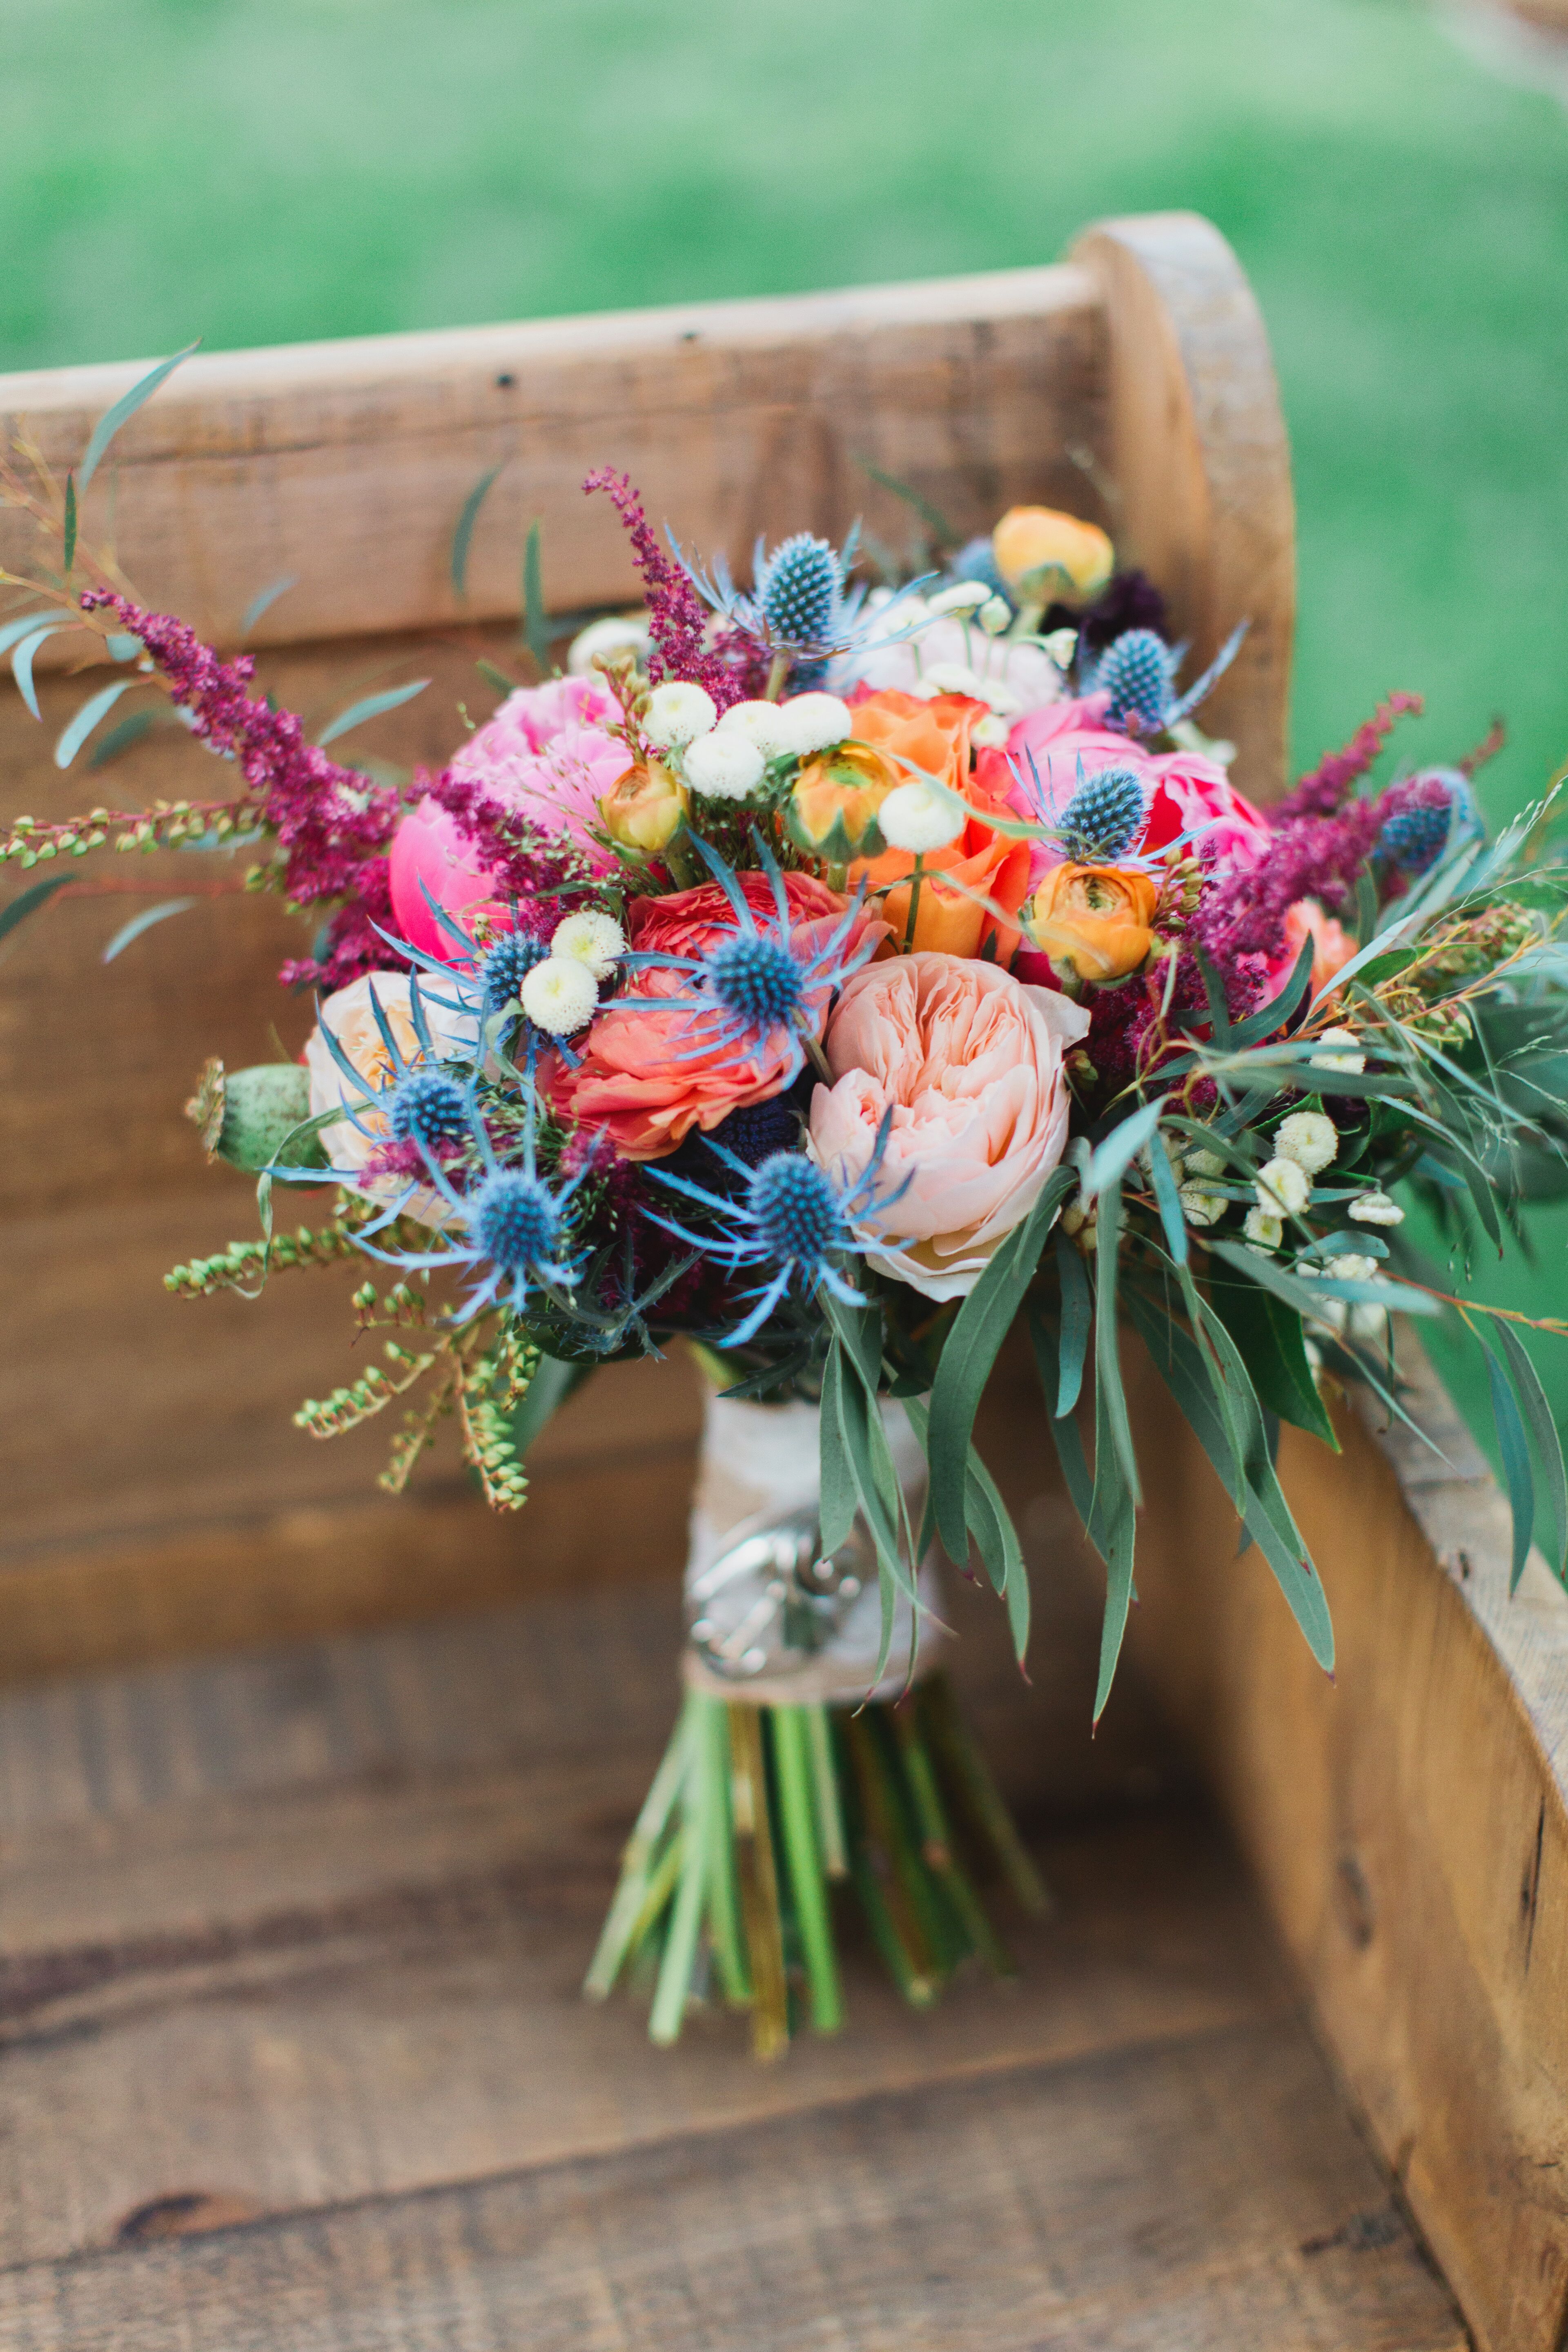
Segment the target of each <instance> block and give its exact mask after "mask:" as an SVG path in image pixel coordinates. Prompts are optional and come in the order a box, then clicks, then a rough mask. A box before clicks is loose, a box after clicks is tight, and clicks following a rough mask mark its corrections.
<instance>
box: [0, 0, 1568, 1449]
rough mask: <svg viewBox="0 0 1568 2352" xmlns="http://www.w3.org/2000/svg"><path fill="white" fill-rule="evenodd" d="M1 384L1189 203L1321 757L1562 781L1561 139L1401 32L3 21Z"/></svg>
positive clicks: (1015, 245) (926, 14)
mask: <svg viewBox="0 0 1568 2352" xmlns="http://www.w3.org/2000/svg"><path fill="white" fill-rule="evenodd" d="M0 58H3V60H4V66H3V69H0V237H3V250H4V257H5V258H4V265H3V267H0V367H8V368H16V367H24V366H34V365H50V364H55V363H59V362H68V361H74V360H88V359H101V358H120V357H135V356H140V355H142V354H152V353H156V352H166V351H171V350H174V349H175V348H176V347H177V346H178V345H180V344H181V343H183V342H184V341H188V340H189V339H190V338H191V337H192V336H193V335H196V334H200V335H202V336H203V337H204V338H205V341H206V343H207V345H208V347H209V348H213V347H222V346H227V345H242V344H247V343H264V342H276V341H296V340H300V339H305V338H311V337H316V336H331V335H343V334H362V333H371V332H376V331H382V330H389V329H396V328H407V327H425V326H439V325H447V324H458V323H462V322H469V321H475V320H485V319H498V318H512V317H523V316H530V315H539V314H545V313H549V312H552V311H563V310H594V309H598V308H601V307H605V306H619V305H624V304H638V303H649V302H663V301H670V300H676V299H688V298H701V297H714V296H723V295H731V294H749V293H758V292H772V291H784V290H788V289H796V288H804V287H811V286H822V285H835V284H846V283H850V282H854V281H857V280H868V279H876V278H901V277H911V276H919V275H925V274H930V273H936V272H946V271H954V270H964V269H981V268H1005V267H1008V266H1011V265H1017V264H1026V263H1031V262H1037V261H1040V260H1044V259H1049V258H1051V257H1054V256H1055V255H1056V254H1057V253H1058V251H1059V250H1060V249H1061V247H1062V246H1063V245H1064V243H1065V242H1066V241H1067V239H1068V237H1069V236H1071V234H1072V233H1073V231H1074V230H1075V229H1076V228H1078V227H1079V226H1080V225H1081V224H1082V223H1083V222H1085V221H1087V220H1089V219H1091V218H1092V217H1094V216H1095V215H1098V214H1101V213H1106V212H1128V211H1141V210H1146V209H1153V208H1159V207H1163V206H1170V205H1191V206H1194V207H1195V208H1196V209H1197V210H1199V211H1201V212H1205V213H1207V214H1208V215H1210V216H1211V217H1212V218H1213V219H1214V220H1215V221H1216V222H1217V223H1218V224H1219V226H1221V227H1222V228H1223V229H1224V230H1225V232H1226V235H1227V236H1229V237H1230V238H1231V240H1232V242H1233V243H1234V244H1235V246H1236V247H1237V251H1238V252H1239V254H1240V256H1241V258H1242V260H1243V262H1244V263H1245V265H1246V267H1247V270H1248V272H1249V273H1250V275H1251V278H1252V280H1253V283H1254V285H1255V286H1256V288H1257V289H1258V295H1259V297H1260V299H1261V300H1262V303H1263V307H1264V310H1265V313H1266V315H1267V318H1268V325H1269V330H1270V332H1271V334H1272V337H1273V341H1274V347H1275V352H1276V355H1277V358H1278V362H1279V373H1280V377H1281V382H1282V385H1283V390H1284V396H1285V405H1286V410H1287V414H1288V416H1289V425H1290V431H1291V437H1292V443H1293V447H1294V454H1295V467H1296V481H1297V492H1298V499H1299V503H1300V572H1301V619H1300V638H1299V650H1298V660H1297V673H1296V691H1295V703H1294V724H1293V732H1294V740H1295V747H1296V751H1297V755H1298V759H1299V761H1300V763H1301V764H1305V763H1307V762H1308V761H1310V760H1311V759H1312V758H1314V757H1315V756H1316V754H1317V753H1318V752H1319V751H1321V750H1323V749H1324V748H1326V747H1327V746H1329V745H1330V744H1332V743H1336V742H1338V741H1341V740H1343V738H1344V737H1345V736H1346V735H1348V734H1349V733H1350V731H1351V730H1352V728H1353V726H1354V725H1355V724H1356V722H1357V721H1358V720H1359V719H1361V718H1362V717H1363V715H1364V714H1365V713H1366V712H1367V711H1369V710H1370V709H1371V708H1372V706H1373V703H1374V702H1375V701H1376V700H1377V698H1379V697H1380V696H1381V695H1383V694H1384V693H1385V692H1387V691H1388V690H1389V688H1394V687H1415V688H1419V689H1420V690H1421V691H1422V692H1424V693H1425V694H1426V698H1427V716H1426V719H1424V720H1422V721H1421V722H1419V723H1417V724H1416V725H1414V726H1407V727H1406V728H1405V730H1402V733H1401V737H1400V738H1399V739H1398V740H1399V750H1400V751H1401V752H1402V754H1403V755H1404V756H1405V758H1407V759H1409V758H1417V757H1418V758H1436V757H1440V756H1447V757H1453V756H1455V755H1457V754H1458V753H1459V752H1461V751H1464V750H1466V749H1467V748H1468V746H1469V745H1471V744H1472V743H1474V742H1475V741H1476V740H1479V737H1480V736H1481V735H1482V734H1483V733H1484V732H1485V730H1486V727H1487V725H1488V722H1489V720H1490V719H1491V718H1492V716H1493V715H1494V713H1497V712H1501V713H1503V714H1504V715H1505V716H1506V718H1507V719H1508V722H1509V728H1510V744H1509V749H1508V751H1506V752H1505V753H1504V755H1503V756H1502V757H1501V758H1500V760H1498V761H1496V762H1495V763H1494V764H1493V766H1492V767H1490V768H1489V769H1488V770H1487V771H1486V772H1485V775H1484V777H1483V779H1482V792H1483V797H1484V799H1485V801H1486V803H1487V805H1488V809H1489V814H1491V815H1492V816H1493V817H1494V819H1495V818H1498V817H1500V816H1502V815H1504V814H1508V813H1509V812H1510V811H1511V810H1513V809H1514V808H1516V807H1518V806H1519V805H1521V803H1524V802H1525V801H1527V800H1529V799H1531V798H1532V797H1533V796H1534V795H1535V794H1536V793H1538V792H1539V790H1540V788H1541V786H1542V782H1544V780H1545V778H1546V776H1547V775H1548V773H1549V772H1551V771H1552V769H1553V768H1554V767H1555V766H1556V765H1557V764H1558V763H1559V762H1560V761H1562V760H1563V758H1564V757H1565V756H1568V659H1565V657H1564V653H1565V648H1564V643H1563V610H1564V604H1565V601H1568V600H1565V596H1564V588H1565V583H1568V554H1565V542H1568V431H1565V430H1564V423H1565V398H1564V341H1563V320H1564V318H1565V316H1568V203H1565V202H1564V196H1565V169H1564V167H1565V164H1568V114H1565V112H1564V110H1563V105H1562V103H1561V102H1560V101H1559V100H1557V99H1555V98H1553V97H1552V96H1550V95H1548V94H1545V93H1542V92H1538V91H1533V90H1531V89H1525V88H1520V87H1514V86H1511V85H1510V84H1509V83H1507V82H1505V81H1503V80H1500V79H1496V78H1494V77H1493V76H1491V75H1490V74H1489V73H1488V72H1487V71H1485V70H1483V69H1482V68H1480V67H1479V66H1478V65H1477V64H1475V63H1474V62H1472V61H1471V59H1470V58H1468V56H1467V55H1465V54H1463V53H1461V51H1460V50H1459V48H1458V47H1456V46H1455V45H1454V43H1453V42H1452V40H1451V39H1450V38H1449V37H1448V36H1447V33H1446V32H1445V30H1444V28H1443V26H1442V23H1441V21H1440V19H1439V18H1438V17H1436V16H1435V15H1434V14H1433V13H1432V12H1431V11H1430V10H1429V9H1428V8H1426V7H1425V6H1422V5H1417V0H1184V5H1180V6H1177V5H1172V0H1099V5H1097V6H1095V7H1094V8H1093V9H1091V10H1089V9H1084V8H1082V7H1081V6H1077V7H1069V6H1068V5H1065V0H989V4H988V5H985V6H984V8H979V9H971V10H970V11H967V12H964V11H960V10H957V9H954V8H953V7H952V5H946V0H904V5H901V6H899V7H897V8H893V7H890V6H889V5H887V0H795V5H794V6H793V7H791V8H789V9H770V8H766V7H763V6H760V5H757V0H702V5H698V0H574V5H572V6H571V7H570V8H563V7H561V6H560V5H540V0H528V5H519V0H267V4H266V5H260V0H52V5H48V6H47V7H42V8H40V7H39V6H38V5H37V0H0ZM1536 1245H1537V1249H1538V1252H1539V1255H1540V1260H1541V1265H1540V1270H1539V1271H1538V1272H1531V1270H1530V1269H1529V1268H1527V1267H1523V1266H1521V1265H1517V1264H1515V1265H1511V1266H1510V1268H1509V1269H1507V1270H1506V1271H1505V1272H1503V1273H1501V1274H1500V1275H1499V1276H1498V1277H1497V1280H1498V1281H1499V1282H1500V1285H1501V1286H1502V1287H1501V1291H1500V1295H1506V1296H1508V1297H1512V1298H1514V1299H1515V1300H1517V1301H1518V1303H1521V1304H1525V1305H1530V1306H1531V1307H1532V1311H1536V1312H1539V1311H1542V1307H1552V1306H1555V1307H1558V1308H1560V1309H1561V1308H1563V1307H1568V1280H1565V1279H1564V1273H1563V1253H1564V1249H1565V1247H1568V1213H1563V1214H1551V1215H1546V1216H1543V1217H1542V1218H1540V1219H1539V1220H1538V1223H1537V1244H1536ZM1542 1367H1543V1370H1545V1371H1546V1372H1547V1374H1548V1377H1549V1378H1550V1379H1551V1381H1552V1387H1553V1391H1554V1394H1555V1396H1556V1398H1557V1400H1558V1402H1559V1404H1560V1406H1561V1408H1562V1410H1563V1416H1564V1418H1565V1419H1568V1348H1563V1349H1555V1350H1549V1351H1548V1352H1547V1353H1546V1354H1545V1355H1544V1356H1543V1357H1542ZM1466 1395H1467V1402H1468V1398H1469V1391H1468V1387H1467V1390H1466Z"/></svg>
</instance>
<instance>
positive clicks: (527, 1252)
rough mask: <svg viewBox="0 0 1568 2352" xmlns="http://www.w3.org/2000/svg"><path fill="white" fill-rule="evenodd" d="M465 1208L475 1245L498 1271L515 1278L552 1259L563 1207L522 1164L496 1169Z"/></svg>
mask: <svg viewBox="0 0 1568 2352" xmlns="http://www.w3.org/2000/svg"><path fill="white" fill-rule="evenodd" d="M467 1206H468V1226H469V1230H470V1232H471V1233H472V1234H473V1237H474V1240H475V1243H476V1244H478V1246H479V1250H480V1251H481V1252H482V1253H483V1255H485V1256H486V1257H487V1258H488V1259H489V1262H490V1264H491V1265H495V1266H499V1267H500V1271H501V1273H502V1274H504V1275H506V1276H509V1277H510V1278H512V1279H515V1278H516V1276H519V1275H520V1274H527V1273H529V1272H530V1271H531V1269H533V1268H535V1267H538V1266H546V1265H550V1264H551V1263H552V1261H553V1259H554V1256H555V1254H556V1252H557V1250H558V1249H559V1248H560V1246H561V1228H562V1215H561V1209H560V1205H559V1203H558V1202H557V1201H556V1199H555V1196H554V1194H553V1193H552V1192H551V1190H550V1187H549V1186H548V1185H547V1184H546V1183H544V1182H543V1181H542V1180H541V1179H540V1178H539V1177H537V1176H531V1175H529V1174H528V1173H527V1172H526V1171H525V1170H522V1169H520V1168H500V1169H497V1170H496V1171H495V1173H494V1174H493V1175H490V1176H487V1177H486V1178H485V1180H484V1181H483V1183H482V1184H480V1185H479V1188H478V1190H477V1191H476V1192H473V1193H472V1194H471V1195H470V1196H469V1199H468V1204H467Z"/></svg>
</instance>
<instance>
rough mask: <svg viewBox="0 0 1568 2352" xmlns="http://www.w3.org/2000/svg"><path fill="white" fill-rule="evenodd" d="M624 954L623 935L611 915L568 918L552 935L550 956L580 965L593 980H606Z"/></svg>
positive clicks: (557, 925)
mask: <svg viewBox="0 0 1568 2352" xmlns="http://www.w3.org/2000/svg"><path fill="white" fill-rule="evenodd" d="M550 953H551V955H552V956H564V957H566V958H567V960H568V961H571V962H573V963H580V964H583V965H584V966H585V968H586V969H587V970H588V971H591V972H592V973H593V975H594V978H595V980H608V978H609V977H610V974H611V972H612V971H614V970H615V968H616V957H617V956H622V955H625V953H626V933H625V931H623V930H622V929H621V927H620V925H619V923H617V922H616V919H615V917H614V915H597V914H594V913H592V912H589V913H585V914H581V915H568V916H567V917H566V919H565V920H564V921H563V922H560V923H557V924H556V926H555V929H554V930H553V931H552V934H551V939H550Z"/></svg>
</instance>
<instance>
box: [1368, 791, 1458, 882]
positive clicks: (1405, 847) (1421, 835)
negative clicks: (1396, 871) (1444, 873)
mask: <svg viewBox="0 0 1568 2352" xmlns="http://www.w3.org/2000/svg"><path fill="white" fill-rule="evenodd" d="M1453 815H1454V812H1453V808H1452V805H1451V804H1450V805H1449V806H1447V807H1445V808H1431V807H1422V806H1417V807H1415V808H1405V809H1401V810H1400V811H1399V813H1398V814H1397V815H1396V816H1391V817H1390V818H1389V820H1388V823H1387V824H1385V825H1384V828H1383V830H1382V832H1381V833H1380V834H1379V835H1378V836H1377V845H1378V847H1379V849H1381V850H1382V852H1383V854H1384V856H1385V857H1388V858H1392V859H1393V861H1394V865H1395V866H1398V867H1399V868H1400V869H1401V871H1402V872H1403V873H1405V874H1425V873H1426V869H1427V867H1428V866H1436V863H1437V860H1438V858H1439V857H1440V856H1442V854H1443V851H1444V850H1445V848H1446V847H1447V841H1448V828H1449V826H1450V824H1452V823H1453Z"/></svg>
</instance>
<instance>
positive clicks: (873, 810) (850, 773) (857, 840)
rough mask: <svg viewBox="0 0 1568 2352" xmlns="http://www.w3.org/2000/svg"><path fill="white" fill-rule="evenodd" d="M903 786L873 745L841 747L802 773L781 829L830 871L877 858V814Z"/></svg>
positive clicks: (880, 841)
mask: <svg viewBox="0 0 1568 2352" xmlns="http://www.w3.org/2000/svg"><path fill="white" fill-rule="evenodd" d="M901 782H903V778H902V777H901V775H900V772H899V770H898V769H897V768H896V767H895V766H894V764H893V762H892V761H891V760H889V758H888V756H887V754H886V753H885V752H883V751H878V750H877V748H876V747H875V745H874V744H870V743H840V744H838V745H837V747H836V748H835V749H834V750H833V751H831V752H829V753H827V754H825V755H824V756H823V757H821V758H819V759H816V760H813V761H810V762H809V763H808V764H807V765H806V766H805V767H804V768H802V770H801V772H800V773H799V775H798V776H797V777H796V778H795V789H794V791H793V792H792V793H791V794H790V797H789V801H788V803H786V806H785V809H784V829H785V831H786V832H787V833H788V835H789V837H790V839H791V840H792V841H793V842H794V843H795V845H796V847H797V848H799V849H805V850H807V851H809V852H810V853H811V855H812V856H816V857H820V858H821V859H823V861H824V862H825V863H826V865H829V866H847V865H848V864H849V862H850V860H851V859H852V858H856V857H879V856H881V854H882V852H883V850H884V849H885V848H886V847H887V844H886V843H885V842H884V840H883V839H882V832H881V827H880V826H879V824H878V823H877V812H878V811H879V808H880V807H881V805H882V803H883V802H884V801H885V800H886V799H887V797H888V794H889V793H890V792H893V791H894V790H895V789H896V788H897V787H898V785H899V784H900V783H901Z"/></svg>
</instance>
